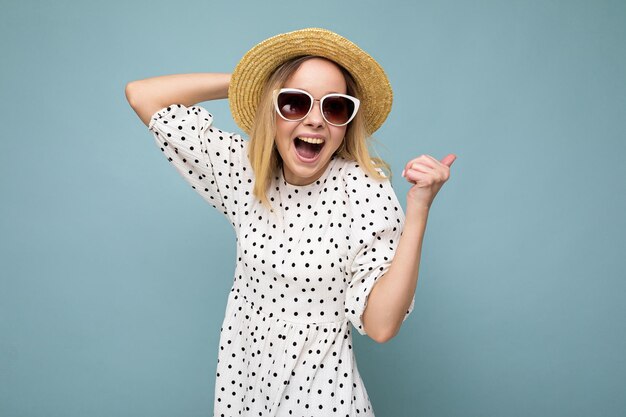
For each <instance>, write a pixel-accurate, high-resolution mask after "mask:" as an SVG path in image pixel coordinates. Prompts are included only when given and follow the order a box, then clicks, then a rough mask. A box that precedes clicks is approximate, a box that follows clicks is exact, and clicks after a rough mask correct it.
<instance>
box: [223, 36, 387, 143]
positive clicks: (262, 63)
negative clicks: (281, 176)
mask: <svg viewBox="0 0 626 417" xmlns="http://www.w3.org/2000/svg"><path fill="white" fill-rule="evenodd" d="M303 55H313V56H321V57H324V58H327V59H330V60H332V61H334V62H336V63H337V64H339V65H341V66H342V67H344V68H345V69H346V70H347V71H348V72H349V73H350V75H352V77H353V78H354V80H355V81H356V83H357V85H358V88H359V91H360V94H361V96H360V97H359V99H360V100H361V107H360V110H359V111H362V112H363V114H364V119H365V128H366V130H367V132H368V134H372V133H374V132H375V131H376V130H378V128H380V126H381V125H382V124H383V123H384V121H385V119H386V118H387V116H388V115H389V112H390V111H391V105H392V102H393V91H392V89H391V85H390V83H389V79H388V78H387V75H386V74H385V71H384V70H383V69H382V67H381V66H380V65H379V64H378V62H376V61H375V60H374V58H372V57H371V56H370V55H369V54H367V53H366V52H365V51H363V50H362V49H361V48H359V47H358V46H357V45H355V44H354V43H352V42H351V41H349V40H348V39H346V38H344V37H342V36H340V35H338V34H336V33H334V32H331V31H329V30H326V29H320V28H308V29H301V30H297V31H293V32H288V33H283V34H279V35H276V36H273V37H271V38H269V39H266V40H264V41H262V42H261V43H259V44H257V45H256V46H255V47H253V48H252V49H250V50H249V51H248V52H247V53H246V54H245V55H244V56H243V58H242V59H241V60H240V61H239V63H238V64H237V66H236V67H235V70H234V71H233V73H232V75H231V80H230V84H229V88H228V99H229V104H230V110H231V113H232V116H233V119H234V120H235V122H236V123H237V125H238V126H239V127H240V128H241V129H243V130H244V132H246V133H247V134H250V132H251V130H252V126H253V123H254V116H255V114H256V109H257V106H258V104H259V101H260V99H261V93H262V91H263V87H264V85H265V83H266V82H267V80H268V79H269V77H270V75H271V74H272V73H273V72H274V71H275V70H276V68H278V67H279V66H280V65H282V64H283V63H285V62H286V61H288V60H290V59H292V58H295V57H298V56H303Z"/></svg>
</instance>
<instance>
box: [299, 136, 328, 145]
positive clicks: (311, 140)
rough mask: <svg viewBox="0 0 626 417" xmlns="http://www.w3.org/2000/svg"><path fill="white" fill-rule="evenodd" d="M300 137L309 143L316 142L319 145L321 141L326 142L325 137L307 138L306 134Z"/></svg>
mask: <svg viewBox="0 0 626 417" xmlns="http://www.w3.org/2000/svg"><path fill="white" fill-rule="evenodd" d="M298 139H300V140H302V141H304V142H308V143H315V144H317V145H319V144H320V143H324V139H318V138H307V137H304V136H298Z"/></svg>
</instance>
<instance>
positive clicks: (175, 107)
mask: <svg viewBox="0 0 626 417" xmlns="http://www.w3.org/2000/svg"><path fill="white" fill-rule="evenodd" d="M148 129H149V130H150V131H152V133H153V135H154V138H155V140H156V144H157V146H159V148H160V149H161V151H162V152H163V154H164V155H165V156H166V157H167V159H168V161H169V162H170V163H171V164H172V165H173V166H174V168H176V170H177V171H178V172H179V173H180V175H181V176H182V177H183V178H184V179H185V181H187V182H188V183H189V184H190V185H191V188H193V189H194V190H196V192H197V193H198V194H200V196H201V197H202V198H203V199H204V200H206V201H207V202H208V203H209V204H211V205H212V206H213V207H215V208H216V209H218V210H219V211H221V212H222V213H223V214H224V215H225V216H226V217H227V218H228V219H229V221H230V222H231V224H232V225H233V227H235V228H236V227H237V226H236V224H238V222H237V217H238V214H237V213H238V210H237V201H238V184H241V180H240V178H241V173H242V169H245V168H244V158H247V156H246V154H245V146H244V145H246V142H245V141H244V140H243V139H242V138H241V136H239V135H236V134H232V133H227V132H223V131H221V130H220V129H217V128H216V127H214V126H213V116H212V115H211V114H210V113H209V112H208V111H207V110H206V109H204V108H203V107H201V106H192V107H189V108H188V107H186V106H184V105H182V104H172V105H170V106H168V107H164V108H162V109H161V110H159V111H157V112H156V113H154V115H153V116H152V117H151V119H150V123H149V125H148Z"/></svg>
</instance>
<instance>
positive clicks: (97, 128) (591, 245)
mask: <svg viewBox="0 0 626 417" xmlns="http://www.w3.org/2000/svg"><path fill="white" fill-rule="evenodd" d="M311 26H316V27H325V28H328V29H331V30H334V31H336V32H338V33H340V34H342V35H344V36H346V37H348V38H349V39H351V40H353V41H354V42H356V43H357V44H359V45H360V46H361V47H362V48H363V49H365V50H366V51H368V52H369V53H370V54H371V55H373V56H374V57H375V58H376V59H377V60H378V61H379V62H380V63H381V64H382V65H383V66H384V68H385V70H386V71H387V73H388V75H389V78H390V80H391V83H392V86H393V87H394V92H395V101H394V106H393V110H392V113H391V115H390V117H389V119H388V121H387V123H386V124H385V125H384V127H383V128H382V129H381V130H380V131H378V132H377V135H376V139H377V144H378V145H377V148H376V149H377V150H378V154H379V155H380V156H381V157H383V158H384V159H385V160H387V161H388V162H389V163H391V164H392V167H393V173H394V179H393V184H394V187H395V189H396V192H397V194H398V197H399V199H400V201H401V202H402V204H403V206H404V207H406V192H407V191H408V189H409V184H408V183H407V182H406V181H405V180H404V179H403V178H402V177H401V176H400V173H401V171H402V168H403V166H404V164H405V163H406V162H407V161H408V160H409V159H411V158H414V157H417V156H419V155H420V154H422V153H426V154H430V155H432V156H434V157H436V158H438V159H441V158H443V157H444V156H445V155H447V154H448V153H455V154H456V155H457V156H458V159H457V160H456V161H455V163H454V164H453V166H452V170H451V172H452V174H451V177H450V180H449V181H448V182H447V183H446V184H445V185H444V187H443V188H442V190H441V191H440V193H439V195H438V196H437V198H436V199H435V202H434V204H433V207H432V209H431V213H430V217H429V221H428V227H427V231H426V236H425V239H424V249H423V256H422V264H421V267H420V278H419V282H418V288H417V296H416V305H415V310H414V312H413V313H412V315H411V316H410V317H409V318H408V319H407V321H406V322H405V323H404V326H403V327H402V329H401V331H400V333H399V335H398V336H397V337H396V338H394V339H392V340H391V341H390V342H388V343H385V344H377V343H376V342H374V341H372V340H370V339H368V338H366V337H362V336H360V335H358V334H357V333H356V332H354V334H355V340H354V343H355V350H356V355H357V360H358V365H359V369H360V371H361V373H362V376H363V378H364V380H365V384H366V387H367V389H368V393H369V395H370V398H371V400H372V404H373V407H374V410H375V412H376V414H377V415H378V416H381V417H382V416H395V417H401V416H433V417H434V416H441V417H451V416H494V417H495V416H498V417H501V416H550V417H558V416H568V417H571V416H623V415H624V414H625V413H626V390H625V389H624V387H625V386H626V355H625V352H626V326H625V323H624V318H625V317H626V303H625V302H624V299H625V298H626V273H625V272H624V271H625V269H626V260H625V255H626V244H625V238H624V236H625V234H626V220H625V216H624V213H626V164H625V163H624V159H625V156H626V2H623V1H597V0H596V1H591V0H589V1H530V0H529V1H434V0H433V1H395V2H393V1H392V2H384V3H383V2H380V1H369V0H368V1H341V2H339V1H320V0H318V1H314V2H306V3H303V2H294V1H274V2H251V1H250V2H236V1H229V2H209V1H178V2H174V1H170V0H168V1H163V0H151V1H126V2H120V1H97V2H80V1H77V0H74V1H68V0H57V1H54V2H48V1H24V2H18V1H3V4H2V13H0V39H2V41H1V45H2V46H1V48H2V49H1V53H2V55H1V56H2V58H1V60H2V64H1V66H0V88H1V93H2V100H1V101H0V117H1V123H2V130H1V145H2V146H1V151H0V186H1V189H0V191H1V196H2V197H1V201H2V203H1V204H0V257H1V258H0V261H1V269H0V274H1V278H0V285H1V287H0V415H1V416H3V417H4V416H7V417H18V416H19V417H22V416H24V417H26V416H28V417H31V416H32V417H34V416H42V417H43V416H45V417H54V416H63V417H74V416H76V417H79V416H80V417H83V416H90V417H99V416H120V417H121V416H151V417H158V416H208V415H211V414H212V407H213V389H214V382H215V376H214V373H215V367H216V361H217V349H218V341H219V331H220V325H221V322H222V319H223V314H224V309H225V305H226V297H227V294H228V291H229V290H230V287H231V285H232V280H233V272H234V265H235V238H234V234H233V233H232V229H231V226H230V225H229V224H228V223H227V221H226V219H225V218H224V217H223V216H222V215H221V214H220V213H218V212H216V211H215V210H214V209H213V208H212V207H210V206H209V205H207V203H205V202H204V201H203V200H202V199H201V198H200V197H199V196H198V195H196V194H195V192H194V191H193V190H192V189H191V187H189V186H188V185H187V184H186V183H185V182H184V181H183V180H182V178H180V177H179V176H178V174H177V173H176V172H175V171H174V170H173V169H172V167H171V166H170V165H169V163H168V162H167V160H166V159H165V158H163V156H162V155H161V152H160V150H159V149H158V148H157V147H156V145H155V144H154V139H153V137H152V135H151V134H150V132H149V131H148V130H147V128H146V127H145V126H144V125H143V124H142V123H141V121H140V120H139V119H138V118H137V116H136V115H135V113H134V112H133V110H132V109H131V108H130V106H129V105H128V103H127V102H126V99H125V96H124V88H125V85H126V83H127V82H129V81H132V80H136V79H142V78H147V77H152V76H157V75H165V74H173V73H187V72H230V71H232V69H233V68H234V67H235V65H236V63H237V62H238V60H239V58H240V57H241V56H242V55H243V54H244V53H245V52H246V51H247V50H248V49H249V48H250V47H252V46H253V45H255V44H256V43H257V42H259V41H261V40H262V39H265V38H267V37H269V36H272V35H274V34H277V33H281V32H286V31H290V30H295V29H299V28H303V27H311ZM203 106H204V107H206V108H207V109H210V111H211V112H212V113H214V114H215V115H216V125H218V126H219V127H221V128H222V129H224V130H231V131H238V128H237V127H236V125H235V124H234V122H233V121H232V119H231V116H230V113H229V111H228V103H227V102H226V101H221V102H217V103H203Z"/></svg>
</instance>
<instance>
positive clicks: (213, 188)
mask: <svg viewBox="0 0 626 417" xmlns="http://www.w3.org/2000/svg"><path fill="white" fill-rule="evenodd" d="M212 122H213V116H212V115H211V114H210V113H208V112H207V110H205V109H204V108H203V107H201V106H193V107H189V108H188V107H185V106H183V105H181V104H173V105H171V106H169V107H166V108H163V109H161V110H159V111H157V112H156V113H155V114H154V115H153V116H152V118H151V120H150V123H149V129H150V130H151V131H152V132H153V134H154V137H155V139H156V143H157V145H158V146H159V147H160V149H161V150H162V151H163V153H164V154H165V156H166V157H167V159H168V160H169V161H170V162H171V163H172V164H173V165H174V167H175V168H176V169H177V171H178V172H179V173H180V175H182V176H183V178H185V180H186V181H187V182H189V183H190V184H191V186H192V187H193V188H194V189H195V190H196V191H197V192H198V194H200V195H201V196H202V197H203V198H204V199H205V200H206V201H207V202H209V203H210V204H211V205H212V206H213V207H215V208H217V209H218V210H219V211H220V212H222V213H223V214H224V215H225V216H226V217H227V218H228V220H229V221H230V223H231V224H232V226H233V228H234V230H235V233H236V237H237V239H236V241H237V264H236V269H235V276H234V280H233V286H232V289H231V291H230V293H229V296H228V303H227V306H226V313H225V317H224V321H223V324H222V329H221V335H220V346H219V353H218V363H217V374H216V382H215V403H214V416H220V417H221V416H233V417H235V416H278V417H287V416H298V417H301V416H342V417H344V416H345V417H352V416H374V411H373V409H372V405H371V403H370V399H369V396H368V394H367V391H366V389H365V386H364V383H363V381H362V379H361V376H360V374H359V370H358V368H357V364H356V360H355V357H354V353H353V350H352V326H354V327H355V328H356V329H357V331H358V332H359V333H360V334H362V335H364V334H365V331H364V330H363V323H362V321H361V319H362V314H363V311H364V310H365V305H366V302H367V297H368V295H369V292H370V291H371V289H372V286H373V285H374V283H375V282H376V280H377V279H378V278H379V277H380V276H381V275H382V274H384V273H385V272H386V271H387V270H388V269H389V266H390V265H391V260H392V258H393V255H394V251H395V248H396V247H397V244H398V241H399V239H400V234H401V232H402V227H403V225H404V213H403V211H402V208H401V206H400V204H399V202H398V200H397V197H396V195H395V193H394V191H393V189H392V187H391V184H390V182H389V180H384V181H382V182H379V181H376V180H374V179H372V178H371V177H369V176H367V175H366V174H365V173H364V172H363V171H362V169H361V168H360V167H359V166H358V164H357V163H356V162H354V161H347V160H345V159H343V158H341V157H338V156H335V157H333V159H332V160H331V162H330V164H329V166H328V168H327V170H326V172H325V173H324V174H323V176H322V177H320V178H319V180H317V181H316V182H314V183H312V184H309V185H305V186H296V185H292V184H289V183H287V182H286V181H285V179H284V177H283V174H282V171H281V172H278V173H277V174H276V176H275V177H274V179H273V182H272V185H271V186H270V189H269V190H268V198H269V200H270V202H271V204H272V206H273V211H270V210H269V209H268V208H266V207H265V206H263V205H262V204H261V202H260V201H259V200H258V199H256V198H255V197H254V196H253V193H252V188H253V186H254V178H253V172H252V169H251V167H250V162H249V160H248V154H247V149H248V142H247V141H245V140H243V139H242V138H241V136H239V135H237V134H232V133H226V132H223V131H221V130H219V129H217V128H215V127H214V126H213V125H212ZM414 302H415V299H413V302H412V303H411V306H410V307H409V310H408V311H407V312H406V315H405V317H404V319H405V320H406V318H407V317H408V315H409V314H410V313H411V311H412V310H413V306H414Z"/></svg>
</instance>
